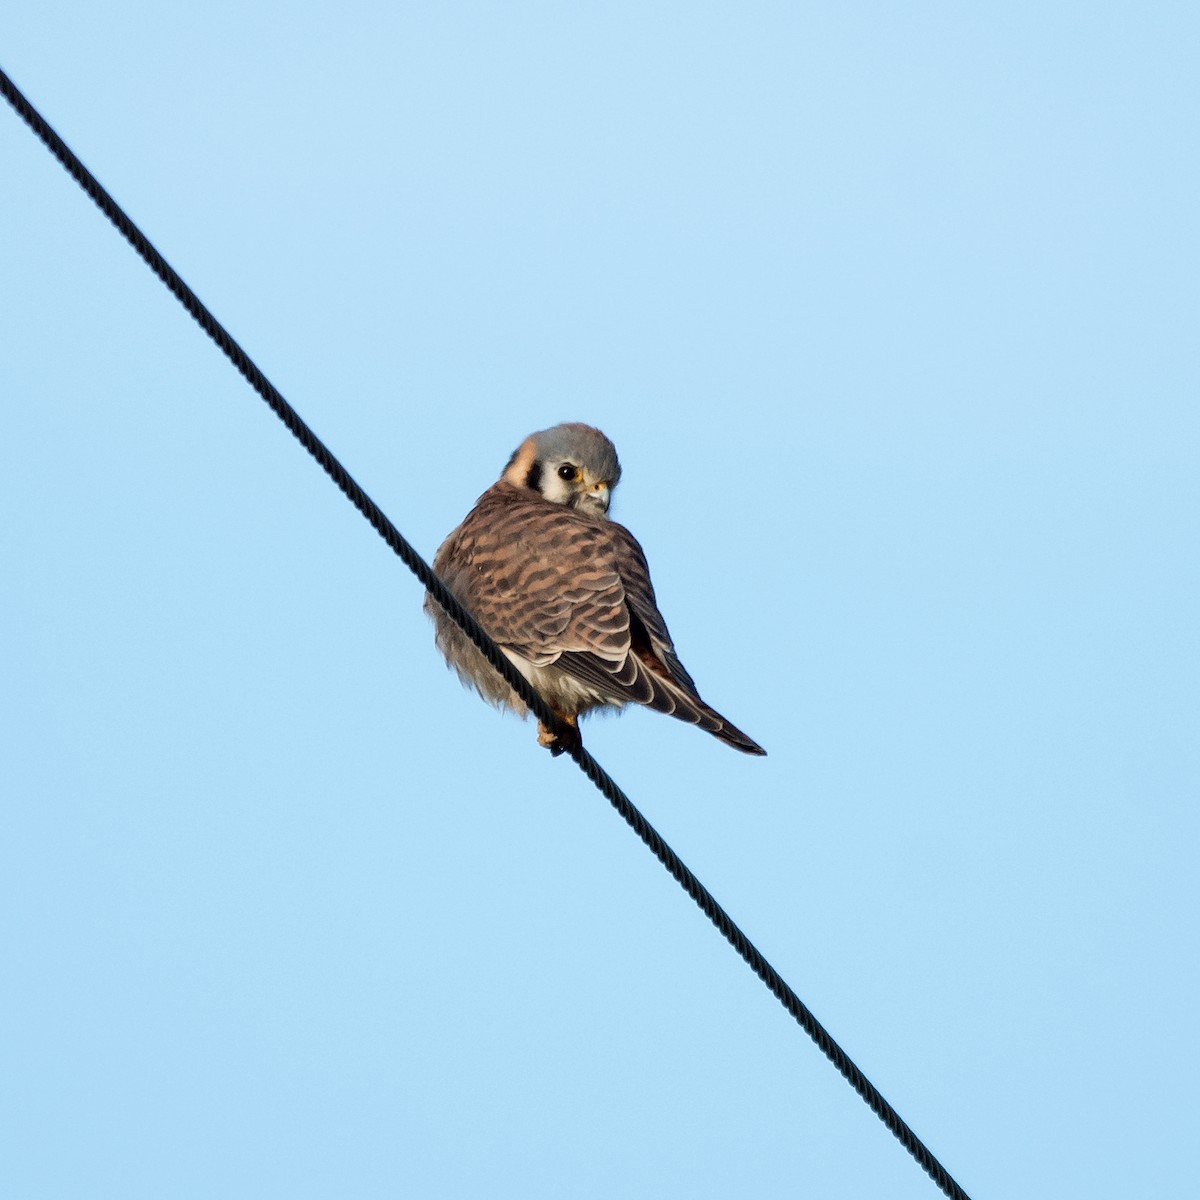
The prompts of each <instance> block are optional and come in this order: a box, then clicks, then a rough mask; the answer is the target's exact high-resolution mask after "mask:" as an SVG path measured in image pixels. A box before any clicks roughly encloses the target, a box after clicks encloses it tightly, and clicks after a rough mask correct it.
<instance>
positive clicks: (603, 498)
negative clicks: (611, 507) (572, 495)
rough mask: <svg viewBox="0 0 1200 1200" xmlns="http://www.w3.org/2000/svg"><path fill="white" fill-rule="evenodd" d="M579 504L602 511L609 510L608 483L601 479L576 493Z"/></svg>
mask: <svg viewBox="0 0 1200 1200" xmlns="http://www.w3.org/2000/svg"><path fill="white" fill-rule="evenodd" d="M576 495H577V497H578V504H579V505H580V506H581V507H583V506H586V507H587V508H598V509H599V510H600V511H601V512H602V513H606V512H608V501H609V496H610V493H609V488H608V484H607V483H605V482H604V481H603V480H601V481H600V482H599V483H593V484H589V485H588V487H587V488H586V489H585V490H584V491H582V492H577V493H576Z"/></svg>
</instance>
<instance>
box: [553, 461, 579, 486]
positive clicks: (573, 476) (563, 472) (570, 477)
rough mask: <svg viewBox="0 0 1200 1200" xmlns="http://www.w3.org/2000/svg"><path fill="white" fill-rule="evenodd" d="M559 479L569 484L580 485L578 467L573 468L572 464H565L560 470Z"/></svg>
mask: <svg viewBox="0 0 1200 1200" xmlns="http://www.w3.org/2000/svg"><path fill="white" fill-rule="evenodd" d="M558 477H559V479H565V480H566V481H567V482H568V483H578V482H579V480H580V477H581V476H580V473H579V468H578V467H573V466H571V464H570V463H563V465H562V466H561V467H559V468H558Z"/></svg>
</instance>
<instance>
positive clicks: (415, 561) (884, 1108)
mask: <svg viewBox="0 0 1200 1200" xmlns="http://www.w3.org/2000/svg"><path fill="white" fill-rule="evenodd" d="M0 92H3V94H4V98H5V99H6V100H7V101H8V102H9V104H11V105H12V107H13V108H14V109H16V111H17V113H18V114H19V115H20V117H21V118H22V119H23V120H24V121H25V123H26V124H27V125H28V126H29V127H30V129H32V130H33V132H34V133H35V134H36V135H37V136H38V137H39V138H40V139H41V141H42V142H43V143H45V145H46V147H47V148H48V149H49V150H50V152H51V153H52V154H53V155H54V157H55V158H57V159H58V161H59V162H60V163H61V164H62V166H63V167H64V168H65V169H66V170H67V172H68V173H69V174H70V175H71V177H72V178H73V179H74V180H75V182H76V183H78V184H79V186H80V187H81V188H83V190H84V191H85V192H87V194H88V195H89V196H90V197H91V198H92V200H93V201H94V202H95V203H96V205H97V207H98V208H99V209H100V211H101V212H103V213H104V215H105V216H106V217H108V219H109V220H110V221H111V222H112V223H113V224H114V225H115V226H116V227H117V229H118V230H119V231H120V233H121V235H122V236H123V237H124V238H125V239H126V240H127V241H128V242H129V243H130V245H131V246H133V248H134V249H135V250H136V251H137V252H138V254H139V255H140V256H141V257H142V259H144V260H145V262H146V264H147V265H148V266H149V267H150V269H151V270H152V271H153V272H154V273H155V274H156V275H157V276H158V277H159V279H161V280H162V282H163V283H164V284H166V286H167V288H168V289H169V290H170V292H171V294H172V295H173V296H175V298H176V299H177V300H178V301H179V302H180V304H182V305H183V307H184V308H186V309H187V311H188V312H189V313H190V314H191V316H192V317H193V318H194V319H195V321H196V322H197V324H199V326H200V328H201V329H203V330H204V332H205V333H207V334H208V336H209V337H210V338H212V340H213V341H214V342H216V344H217V346H218V347H219V348H220V350H221V352H222V353H223V354H224V355H225V356H226V357H227V358H228V359H229V361H230V362H232V363H233V365H234V366H235V367H236V368H237V369H238V371H239V372H240V373H241V374H242V376H243V377H244V378H245V379H246V381H247V382H248V383H249V384H250V386H251V387H252V388H254V390H255V391H256V392H257V393H258V394H259V395H260V396H261V397H262V398H263V399H264V400H265V401H266V402H267V404H268V405H270V407H271V411H272V412H274V413H275V415H276V416H277V417H279V419H280V420H281V421H282V422H283V423H284V425H286V426H287V428H288V429H289V430H290V431H291V433H292V434H293V436H294V437H295V438H296V439H297V441H299V442H300V444H301V445H302V446H303V447H304V448H305V449H306V450H307V451H308V452H309V454H311V455H312V456H313V458H315V459H316V460H317V462H318V463H320V465H321V467H322V468H323V469H324V470H325V472H326V474H328V475H329V477H330V478H331V479H332V480H333V482H334V483H335V484H337V486H338V488H339V489H340V490H341V491H342V493H343V494H344V495H345V496H346V498H347V499H348V500H349V501H350V503H351V504H353V505H354V507H355V508H356V509H358V511H359V512H360V513H362V515H363V516H364V517H366V519H367V520H368V521H369V522H370V524H371V527H372V528H373V529H374V530H375V531H376V532H377V533H378V534H379V536H380V537H381V538H383V540H384V541H385V542H386V543H387V544H388V545H389V546H390V547H391V548H392V550H393V551H394V552H395V553H396V554H397V555H398V556H399V558H400V560H401V561H402V562H403V563H404V565H405V566H406V567H408V569H409V570H410V571H412V573H413V574H414V575H416V577H417V578H418V579H419V580H420V581H421V583H422V584H423V585H424V586H425V588H426V590H427V591H428V592H429V593H430V594H431V595H432V596H433V598H434V599H435V600H436V601H437V603H438V604H440V605H441V606H442V608H443V609H445V611H446V614H447V615H448V616H449V617H450V619H451V620H452V621H454V623H455V624H456V625H458V626H459V627H460V628H461V629H462V630H463V632H464V633H466V635H467V636H468V637H469V638H470V639H471V641H472V642H473V643H474V644H475V645H476V646H477V647H478V648H479V650H480V651H481V652H482V654H483V655H484V656H485V657H486V658H487V660H488V662H489V663H491V665H492V666H493V667H495V669H496V670H497V671H499V672H500V674H501V676H502V677H503V678H504V680H505V682H506V683H508V684H509V685H511V687H512V688H513V690H514V691H515V692H516V693H517V695H518V696H520V697H521V699H522V700H523V701H524V702H525V704H526V705H528V707H529V709H530V710H531V711H532V712H533V713H534V714H535V715H536V716H537V717H538V719H539V720H540V721H542V722H544V723H545V724H546V725H547V726H549V727H550V728H551V729H552V730H554V732H556V733H558V734H560V735H561V734H563V733H566V732H568V731H566V730H565V729H564V726H563V724H562V722H561V721H560V720H559V719H558V717H557V716H556V715H555V713H554V712H553V711H552V710H551V708H550V706H549V705H548V704H547V703H546V702H545V700H543V699H542V697H541V695H540V694H539V693H538V692H536V691H535V690H534V689H533V687H532V685H531V684H530V683H528V682H527V680H526V679H525V677H524V676H523V675H522V674H521V673H520V672H519V671H518V670H517V669H516V667H514V666H513V664H512V663H511V662H509V660H508V659H507V658H506V657H505V656H504V654H503V653H502V652H501V651H500V649H499V647H498V646H497V645H496V643H495V642H493V641H492V639H491V638H490V637H489V636H488V635H487V633H485V632H484V630H483V629H482V628H481V626H480V625H479V623H478V622H477V621H476V620H475V618H474V617H473V616H472V615H471V613H470V612H469V611H468V610H467V609H466V608H464V607H463V606H462V604H460V603H459V601H458V600H457V599H456V598H455V597H454V596H453V595H452V594H451V592H450V591H449V590H448V589H447V588H446V585H445V584H444V583H442V581H441V580H440V579H439V578H438V577H437V576H436V575H435V574H434V573H433V571H432V569H431V568H430V567H429V565H428V563H426V562H425V560H424V559H423V558H422V557H421V556H420V555H419V554H418V553H417V552H416V550H415V549H414V548H413V547H412V545H411V544H410V543H409V542H408V540H407V539H406V538H405V537H404V536H403V535H402V534H401V533H400V531H399V530H398V529H397V528H396V527H395V525H393V524H392V523H391V521H389V520H388V518H387V517H386V516H385V515H384V513H383V511H382V510H381V509H380V508H379V507H378V505H376V503H375V502H374V501H373V500H372V499H371V497H370V496H368V495H367V493H366V492H365V491H364V490H363V489H362V488H361V487H360V486H359V485H358V483H357V482H356V481H355V480H354V478H353V477H352V476H351V475H350V472H349V471H347V470H346V468H345V467H343V466H342V464H341V463H340V462H339V461H338V459H337V458H336V457H335V456H334V454H333V452H332V451H331V450H330V449H329V448H328V447H327V446H326V445H325V444H324V443H323V442H322V441H321V439H320V438H318V437H317V435H316V434H315V433H314V432H313V431H312V430H311V429H310V428H309V426H308V425H307V424H306V423H305V422H304V420H303V419H302V418H301V417H300V414H299V413H297V412H296V410H295V409H294V408H292V406H291V405H290V404H289V403H288V402H287V401H286V400H285V399H284V398H283V396H282V395H281V394H280V392H279V391H278V390H277V389H276V387H275V385H274V384H272V383H271V381H270V380H269V379H268V378H267V377H266V376H265V375H264V374H263V373H262V371H260V370H259V369H258V367H257V366H256V365H255V363H254V362H253V360H252V359H251V358H250V356H249V355H248V354H247V353H246V352H245V351H244V350H243V349H242V348H241V346H239V345H238V343H237V342H236V341H235V340H234V338H233V336H232V335H231V334H230V333H229V331H228V330H226V329H225V327H224V326H223V325H222V324H221V323H220V322H219V321H218V320H217V318H216V317H214V316H213V314H212V313H211V312H210V311H209V310H208V308H206V307H205V305H204V304H203V303H202V302H201V300H200V298H199V297H198V296H197V295H196V293H195V292H193V291H192V289H191V288H190V287H188V285H187V284H186V283H184V281H183V279H182V278H181V277H180V276H179V274H178V273H177V272H176V271H175V269H174V268H173V267H172V266H171V265H170V263H168V262H167V260H166V259H165V258H163V256H162V255H161V254H160V253H159V252H158V250H157V249H155V247H154V246H153V245H152V244H151V242H150V240H149V239H148V238H147V237H146V235H145V234H143V233H142V231H141V230H140V229H139V228H138V227H137V225H135V224H134V222H133V221H132V220H131V219H130V217H129V216H128V215H127V214H126V213H125V211H124V210H123V209H122V208H121V206H120V205H119V204H117V202H116V201H115V200H114V199H113V198H112V196H111V195H109V193H108V192H107V191H106V190H105V189H104V188H103V187H102V186H101V184H100V183H99V181H98V180H97V179H96V177H95V176H94V175H93V174H92V173H91V172H90V171H89V170H88V169H87V167H85V166H84V165H83V163H82V162H81V161H80V160H79V158H78V157H77V156H76V155H75V153H74V152H73V151H72V150H71V148H70V147H69V146H68V145H67V144H66V142H64V141H63V140H62V138H60V137H59V136H58V134H57V133H56V132H55V131H54V129H53V128H51V126H50V124H49V123H48V122H47V121H46V119H45V118H44V117H43V116H42V115H41V113H39V112H38V110H37V109H36V108H34V107H33V105H32V104H31V103H30V102H29V101H28V100H27V99H26V98H25V96H24V95H23V94H22V92H21V91H20V90H19V89H18V88H17V86H16V84H14V83H13V81H12V80H11V79H10V78H9V76H8V75H7V74H6V73H5V72H4V70H3V69H2V68H0ZM564 742H565V743H566V744H565V747H564V748H565V752H566V753H567V754H569V755H570V756H571V758H573V759H574V760H575V762H576V763H577V764H578V766H579V768H580V770H582V771H583V773H584V774H585V775H586V776H587V777H588V779H590V780H591V781H592V783H593V784H595V786H596V788H597V789H598V790H599V791H600V792H601V793H602V794H603V796H604V797H605V799H607V800H608V801H609V803H610V804H611V805H612V806H613V808H615V809H616V810H617V812H618V813H619V814H620V815H621V817H622V819H623V820H624V821H625V822H626V823H627V824H628V825H629V826H630V828H631V829H633V831H634V832H635V833H636V834H637V835H638V837H640V838H641V839H642V841H643V842H644V843H645V844H646V846H647V847H648V848H649V850H650V852H651V853H652V854H653V855H654V856H655V858H657V859H658V861H659V862H661V863H662V865H663V866H664V867H666V869H667V870H668V871H669V872H670V873H671V875H672V876H673V877H674V878H675V880H676V881H677V882H678V883H679V885H680V886H681V887H682V888H683V890H684V891H685V892H687V894H688V895H689V896H691V898H692V899H693V900H694V901H695V902H696V904H697V905H699V907H700V909H701V910H702V911H703V913H704V915H705V916H706V917H708V919H709V920H710V921H711V922H712V923H713V924H714V925H715V926H716V927H717V929H719V930H720V931H721V934H722V935H723V936H724V937H725V938H726V940H727V941H728V942H729V944H730V945H731V946H733V948H734V949H735V950H736V951H737V952H738V954H740V955H741V957H742V958H743V959H744V960H745V961H746V963H747V964H748V965H749V967H750V968H751V970H753V971H754V973H755V974H756V975H757V976H758V977H759V978H760V979H761V980H762V981H763V983H765V984H766V985H767V987H768V988H769V989H770V991H771V993H772V994H773V995H774V996H775V997H776V999H778V1001H779V1002H780V1004H782V1005H783V1007H784V1008H785V1009H787V1011H788V1012H789V1013H790V1014H791V1015H792V1017H793V1018H795V1020H796V1021H797V1022H798V1023H799V1025H800V1026H801V1028H802V1029H803V1030H804V1032H805V1033H807V1034H808V1036H809V1037H810V1038H812V1040H813V1041H814V1042H815V1043H816V1044H817V1046H818V1047H819V1048H820V1050H821V1052H822V1053H823V1054H824V1055H825V1056H826V1058H828V1059H829V1061H830V1062H831V1063H833V1065H834V1066H835V1067H837V1069H838V1070H839V1071H840V1072H841V1074H842V1075H843V1076H844V1077H845V1079H846V1081H847V1082H848V1083H849V1084H850V1086H851V1087H852V1088H853V1089H854V1090H855V1091H856V1092H857V1093H858V1094H859V1095H860V1096H861V1097H862V1099H863V1100H864V1101H866V1103H867V1105H868V1106H869V1107H870V1109H871V1111H872V1112H873V1113H875V1115H876V1116H877V1117H878V1118H879V1119H880V1120H881V1121H882V1122H883V1123H884V1124H885V1125H886V1126H887V1127H888V1129H890V1130H891V1131H892V1133H893V1134H894V1135H895V1136H896V1138H897V1139H898V1140H899V1141H900V1143H901V1145H903V1146H904V1148H905V1149H906V1150H907V1151H908V1152H909V1153H910V1154H911V1155H912V1156H913V1158H915V1159H916V1160H917V1162H918V1163H919V1164H920V1165H921V1167H922V1168H923V1169H924V1170H925V1171H926V1172H927V1173H928V1175H929V1177H930V1178H931V1179H932V1180H933V1181H934V1183H936V1184H937V1186H938V1187H939V1188H940V1189H941V1190H942V1191H943V1192H944V1193H945V1194H946V1195H947V1196H950V1197H952V1198H953V1200H970V1198H969V1197H968V1196H967V1193H966V1192H964V1191H963V1189H962V1188H961V1187H960V1186H959V1185H958V1183H957V1182H955V1180H954V1178H953V1177H952V1176H951V1175H950V1173H949V1171H947V1170H946V1168H945V1167H943V1166H942V1164H941V1163H940V1162H939V1161H938V1160H937V1158H936V1157H935V1156H934V1154H933V1152H932V1151H931V1150H930V1149H929V1148H928V1147H927V1146H926V1145H925V1143H924V1142H922V1141H921V1139H920V1138H919V1137H917V1135H916V1134H915V1133H914V1132H913V1130H912V1129H911V1128H910V1127H909V1125H908V1124H907V1123H906V1122H905V1121H904V1119H903V1118H902V1117H901V1116H900V1114H899V1113H897V1112H896V1110H895V1109H894V1108H893V1107H892V1106H891V1105H890V1104H889V1103H888V1102H887V1100H886V1099H884V1097H883V1094H882V1093H881V1092H880V1091H879V1089H878V1088H877V1087H876V1086H875V1085H874V1084H873V1083H872V1082H871V1081H870V1080H869V1079H868V1078H867V1077H866V1075H864V1074H863V1072H862V1071H861V1070H860V1069H859V1067H858V1066H856V1065H855V1063H854V1062H853V1060H852V1059H851V1058H850V1056H849V1055H848V1054H847V1053H846V1052H845V1051H844V1050H843V1049H842V1048H841V1046H839V1045H838V1043H837V1042H836V1041H835V1040H834V1038H833V1036H832V1035H831V1034H830V1033H829V1031H828V1030H827V1029H826V1028H825V1027H824V1026H823V1025H822V1024H821V1022H820V1021H818V1020H817V1018H816V1017H815V1016H814V1015H813V1013H812V1012H811V1010H810V1009H809V1008H808V1007H807V1005H805V1003H804V1002H803V1001H802V1000H801V999H800V997H799V996H797V995H796V993H795V992H794V991H793V990H792V989H791V988H790V987H789V986H788V984H787V981H786V980H785V979H784V978H783V976H782V975H780V974H779V972H778V971H776V970H775V968H774V967H773V966H771V964H770V963H769V962H768V961H767V960H766V958H764V957H763V955H762V953H761V952H760V951H759V950H758V948H757V947H756V946H755V945H754V943H753V942H751V941H750V939H749V938H748V937H747V936H746V935H745V934H744V933H743V932H742V930H741V929H740V928H739V927H738V925H737V924H736V922H735V921H734V920H733V918H732V917H731V916H730V915H729V914H728V913H727V912H726V911H725V909H723V908H722V907H721V905H720V904H718V903H717V901H716V899H715V897H714V896H713V895H712V893H711V892H710V891H709V890H708V889H707V888H706V887H705V886H704V884H702V883H701V882H700V880H699V879H697V878H696V876H695V875H694V874H693V873H692V871H691V870H690V869H689V868H688V866H687V864H686V863H684V861H683V860H682V859H681V858H680V857H679V855H678V854H676V853H675V851H674V850H672V849H671V847H670V846H669V845H668V844H667V843H666V841H664V839H663V837H662V835H661V834H660V833H659V832H658V831H657V830H656V829H655V828H654V826H653V825H651V824H650V822H649V821H648V820H647V819H646V818H645V817H644V816H643V815H642V813H641V812H640V810H639V809H638V808H637V807H636V805H635V804H634V803H633V801H632V800H630V799H629V797H628V796H626V795H625V793H624V792H623V791H622V790H621V789H620V788H619V787H618V786H617V784H616V783H615V782H614V780H613V779H612V778H611V776H610V775H609V774H608V772H607V771H605V770H604V768H603V767H602V766H601V765H600V764H599V763H598V762H597V761H596V760H595V759H594V758H593V757H592V756H591V754H589V753H588V752H587V750H585V749H584V748H583V746H582V745H580V744H579V743H578V742H574V741H572V740H571V739H569V738H565V739H564Z"/></svg>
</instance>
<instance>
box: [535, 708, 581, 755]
mask: <svg viewBox="0 0 1200 1200" xmlns="http://www.w3.org/2000/svg"><path fill="white" fill-rule="evenodd" d="M558 717H559V720H561V721H562V723H563V724H564V725H565V726H566V727H567V730H568V732H567V733H565V734H558V733H555V732H554V730H553V729H551V728H549V726H547V725H545V724H543V723H542V722H541V721H539V722H538V739H537V740H538V745H539V746H545V747H546V749H547V750H549V751H550V753H551V754H552V755H553V756H554V757H555V758H557V757H558V756H559V755H560V754H563V753H565V752H566V751H567V750H569V749H572V748H573V747H575V746H581V745H582V744H583V739H582V738H580V736H579V726H578V725H577V724H576V718H575V717H567V716H563V714H562V713H559V714H558Z"/></svg>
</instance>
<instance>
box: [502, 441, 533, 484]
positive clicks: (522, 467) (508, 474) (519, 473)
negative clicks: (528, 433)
mask: <svg viewBox="0 0 1200 1200" xmlns="http://www.w3.org/2000/svg"><path fill="white" fill-rule="evenodd" d="M536 457H537V444H536V443H535V442H534V440H533V438H532V437H527V438H526V439H525V440H524V441H523V442H522V443H521V444H520V445H519V446H518V447H517V448H516V450H515V451H514V452H513V456H512V458H510V459H509V460H508V466H506V467H505V468H504V474H503V475H501V476H500V478H501V479H503V480H504V482H505V483H511V484H512V485H513V486H514V487H528V480H529V472H530V470H531V469H532V467H533V463H534V459H535V458H536Z"/></svg>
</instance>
